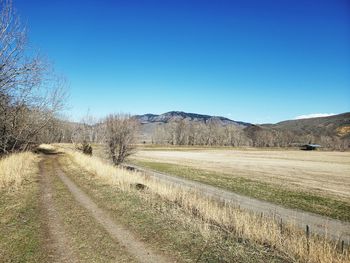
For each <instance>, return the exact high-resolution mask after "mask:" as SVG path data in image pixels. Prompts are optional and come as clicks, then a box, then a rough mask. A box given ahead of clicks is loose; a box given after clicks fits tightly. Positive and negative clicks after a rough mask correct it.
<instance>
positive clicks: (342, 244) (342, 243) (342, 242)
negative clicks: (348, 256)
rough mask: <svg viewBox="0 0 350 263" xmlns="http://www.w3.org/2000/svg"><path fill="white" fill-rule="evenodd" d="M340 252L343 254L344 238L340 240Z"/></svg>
mask: <svg viewBox="0 0 350 263" xmlns="http://www.w3.org/2000/svg"><path fill="white" fill-rule="evenodd" d="M341 253H342V254H344V240H342V241H341Z"/></svg>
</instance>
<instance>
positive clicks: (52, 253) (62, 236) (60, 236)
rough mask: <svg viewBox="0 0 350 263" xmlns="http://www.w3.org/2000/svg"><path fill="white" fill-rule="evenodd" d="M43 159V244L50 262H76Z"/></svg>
mask: <svg viewBox="0 0 350 263" xmlns="http://www.w3.org/2000/svg"><path fill="white" fill-rule="evenodd" d="M44 162H45V160H44V159H43V160H41V162H40V164H39V168H40V175H41V177H40V183H41V184H40V187H41V200H40V201H41V207H42V208H41V209H42V214H43V224H44V228H45V230H46V232H47V235H46V239H45V246H46V249H47V250H48V251H47V253H48V257H49V260H50V262H67V263H75V262H78V259H77V256H76V255H75V254H74V251H73V250H72V245H71V242H70V239H69V236H68V234H67V233H66V232H65V229H64V227H63V222H62V219H61V217H60V215H59V213H58V212H57V210H56V208H55V205H54V200H53V197H52V195H53V189H52V186H51V185H52V182H51V180H50V176H49V174H48V173H47V172H46V168H45V164H44Z"/></svg>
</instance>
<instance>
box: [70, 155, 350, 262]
mask: <svg viewBox="0 0 350 263" xmlns="http://www.w3.org/2000/svg"><path fill="white" fill-rule="evenodd" d="M68 154H69V156H71V158H72V159H73V160H74V162H76V163H78V164H79V165H80V166H81V167H84V169H86V170H87V171H89V172H91V173H92V174H94V175H95V176H96V178H98V179H99V180H103V181H104V182H105V183H107V184H109V185H113V186H115V187H117V188H118V189H121V190H122V191H125V192H130V191H135V190H134V185H136V184H142V185H145V186H147V189H148V190H147V191H146V192H147V193H151V197H148V199H147V196H149V195H145V197H144V198H146V199H147V200H148V202H152V200H153V198H152V195H156V196H160V197H161V198H162V199H163V200H166V201H167V202H171V203H174V204H176V205H178V206H179V207H181V209H182V210H184V211H185V212H186V214H187V215H188V216H189V217H193V218H197V219H198V218H199V219H200V223H199V224H200V226H199V227H200V228H201V229H203V233H205V235H206V236H210V235H211V233H212V231H213V229H215V228H219V229H220V230H221V231H223V232H225V233H227V235H230V236H234V237H236V238H238V239H242V240H246V241H247V242H253V243H257V244H260V245H263V246H266V247H268V248H270V249H275V250H277V251H280V252H283V254H284V255H285V257H286V259H287V258H288V259H289V260H292V261H302V262H348V261H349V260H350V255H349V251H348V250H344V251H343V252H342V253H341V252H340V248H339V246H338V245H339V244H336V243H334V242H332V241H330V240H328V239H327V238H326V237H319V236H315V235H313V234H312V233H308V235H305V233H304V231H301V230H299V229H298V228H297V227H295V226H293V225H283V226H281V225H280V224H279V222H277V221H275V220H271V218H265V217H261V216H259V215H254V214H251V213H248V212H245V211H242V210H240V209H237V207H234V206H232V205H230V204H229V203H224V204H223V203H219V202H217V201H214V200H212V199H210V198H207V197H203V196H202V195H200V194H199V193H197V192H193V191H188V190H185V189H182V188H181V187H178V186H174V185H168V184H164V183H161V182H159V181H157V180H154V179H151V178H148V177H145V176H143V175H142V174H139V173H135V172H129V171H126V170H123V169H118V168H115V167H113V166H111V165H108V164H106V163H104V162H103V161H101V160H99V159H97V158H95V157H88V156H85V155H82V154H79V153H77V152H71V151H70V152H68Z"/></svg>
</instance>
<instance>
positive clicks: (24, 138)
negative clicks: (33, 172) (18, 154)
mask: <svg viewBox="0 0 350 263" xmlns="http://www.w3.org/2000/svg"><path fill="white" fill-rule="evenodd" d="M27 43H28V42H27V32H26V29H25V27H24V26H23V25H22V24H21V22H20V19H19V17H18V16H17V15H16V14H15V12H14V9H13V6H12V1H6V0H0V155H2V154H7V153H9V152H13V151H20V150H26V149H28V148H30V147H31V146H32V145H35V144H37V143H40V142H43V141H45V140H49V139H50V138H49V137H50V136H51V135H50V132H49V130H50V129H51V130H53V127H54V126H55V125H58V122H56V120H55V115H56V113H57V112H58V111H59V110H60V109H62V106H63V102H64V100H63V98H64V92H63V88H62V87H64V85H65V83H64V81H62V79H61V78H58V77H56V76H55V75H54V74H53V73H52V71H51V70H49V69H50V67H49V65H48V64H47V63H45V61H44V60H43V59H42V58H41V57H40V56H39V55H38V54H34V53H35V52H34V51H33V50H29V49H28V45H27ZM29 54H30V55H29ZM33 54H34V55H33Z"/></svg>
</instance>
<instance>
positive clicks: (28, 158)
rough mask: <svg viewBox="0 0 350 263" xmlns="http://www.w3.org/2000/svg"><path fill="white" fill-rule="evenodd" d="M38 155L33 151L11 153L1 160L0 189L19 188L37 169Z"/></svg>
mask: <svg viewBox="0 0 350 263" xmlns="http://www.w3.org/2000/svg"><path fill="white" fill-rule="evenodd" d="M37 160H38V158H37V156H35V154H33V153H31V152H23V153H16V154H11V155H9V156H7V157H5V158H3V159H1V160H0V190H2V189H7V190H9V191H10V190H18V189H20V187H21V185H22V183H23V182H24V181H25V180H27V179H28V177H29V176H30V175H31V174H32V172H33V170H35V169H37Z"/></svg>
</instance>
